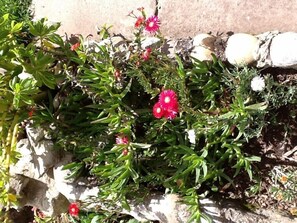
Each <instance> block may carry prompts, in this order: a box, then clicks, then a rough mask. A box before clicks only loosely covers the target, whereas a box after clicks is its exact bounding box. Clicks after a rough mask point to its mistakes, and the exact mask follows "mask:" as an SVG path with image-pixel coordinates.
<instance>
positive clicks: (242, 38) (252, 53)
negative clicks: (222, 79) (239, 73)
mask: <svg viewBox="0 0 297 223" xmlns="http://www.w3.org/2000/svg"><path fill="white" fill-rule="evenodd" d="M258 48H259V40H258V39H257V37H255V36H253V35H250V34H246V33H237V34H234V35H232V36H230V37H229V39H228V41H227V47H226V50H225V55H226V58H227V60H228V61H229V63H231V64H233V65H236V66H245V65H249V64H252V63H254V62H256V61H257V59H258V53H257V52H258Z"/></svg>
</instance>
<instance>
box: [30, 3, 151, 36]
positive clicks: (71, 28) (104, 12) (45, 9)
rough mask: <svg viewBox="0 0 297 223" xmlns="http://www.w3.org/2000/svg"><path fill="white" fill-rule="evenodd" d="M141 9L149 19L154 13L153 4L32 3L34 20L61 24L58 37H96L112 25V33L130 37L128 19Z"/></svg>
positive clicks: (130, 19)
mask: <svg viewBox="0 0 297 223" xmlns="http://www.w3.org/2000/svg"><path fill="white" fill-rule="evenodd" d="M140 7H144V8H145V11H146V12H147V14H148V15H151V14H154V13H155V8H156V3H155V1H154V0H129V1H122V0H100V1H98V0H63V1H61V0H47V1H43V0H33V1H32V9H33V11H34V18H35V19H40V18H43V17H46V18H48V21H49V22H61V23H62V26H61V27H60V29H59V33H60V34H65V33H67V34H68V35H70V34H82V35H83V36H87V35H89V34H92V35H93V36H96V26H97V27H102V26H103V25H105V24H106V25H107V26H110V25H112V29H111V31H112V32H114V33H116V34H119V33H121V34H123V35H124V36H127V37H129V36H132V33H133V32H132V30H133V28H134V23H135V19H133V18H131V17H129V16H127V15H128V14H129V13H130V12H131V11H132V10H133V11H137V8H140Z"/></svg>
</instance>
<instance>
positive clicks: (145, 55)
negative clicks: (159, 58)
mask: <svg viewBox="0 0 297 223" xmlns="http://www.w3.org/2000/svg"><path fill="white" fill-rule="evenodd" d="M151 52H152V49H151V48H147V49H145V51H144V52H143V54H142V59H143V60H148V59H149V58H150V55H151Z"/></svg>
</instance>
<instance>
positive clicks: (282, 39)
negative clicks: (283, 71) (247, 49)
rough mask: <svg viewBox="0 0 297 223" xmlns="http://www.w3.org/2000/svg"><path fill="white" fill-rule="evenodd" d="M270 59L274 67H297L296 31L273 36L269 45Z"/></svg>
mask: <svg viewBox="0 0 297 223" xmlns="http://www.w3.org/2000/svg"><path fill="white" fill-rule="evenodd" d="M270 59H271V62H272V66H274V67H283V68H297V33H294V32H286V33H281V34H279V35H277V36H275V37H274V38H273V39H272V42H271V45H270Z"/></svg>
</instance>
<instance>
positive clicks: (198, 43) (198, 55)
mask: <svg viewBox="0 0 297 223" xmlns="http://www.w3.org/2000/svg"><path fill="white" fill-rule="evenodd" d="M215 40H216V37H214V36H212V35H209V34H198V35H196V36H195V37H194V38H193V49H192V52H191V54H190V56H191V57H193V58H195V59H197V60H200V61H212V59H213V58H212V54H214V51H213V50H214V42H215Z"/></svg>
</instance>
